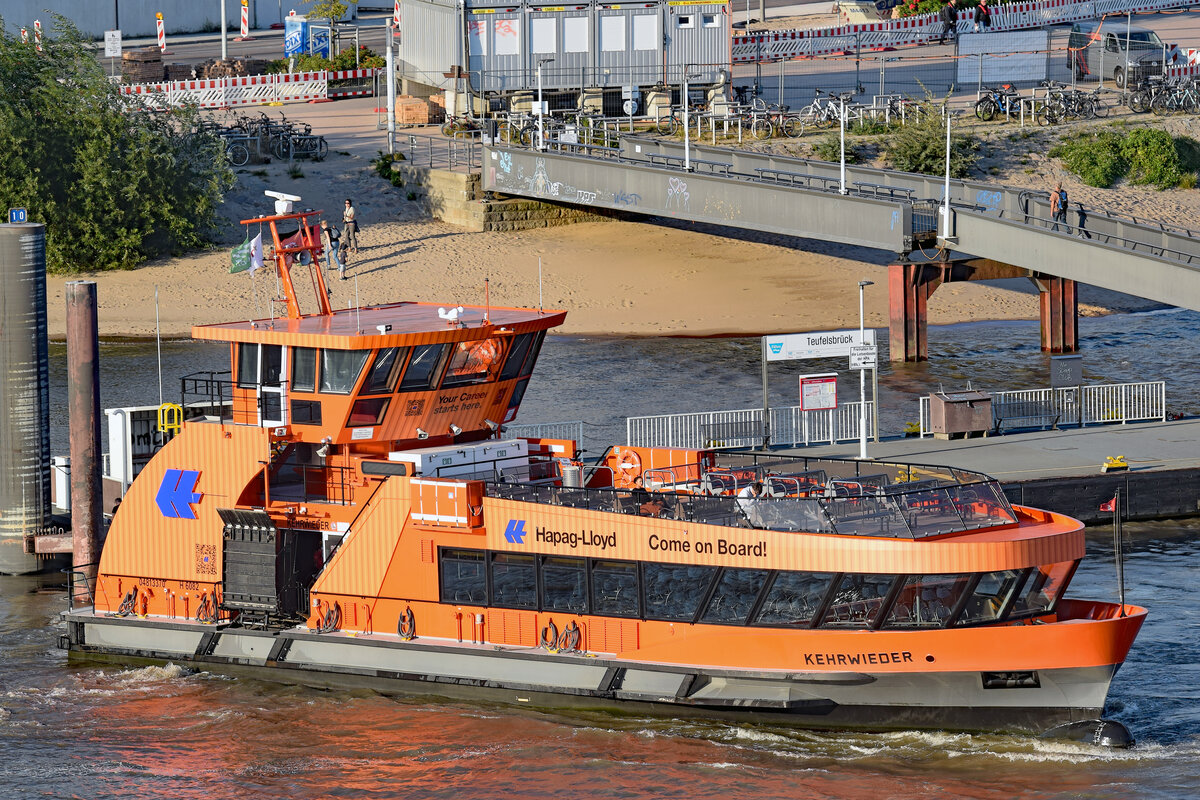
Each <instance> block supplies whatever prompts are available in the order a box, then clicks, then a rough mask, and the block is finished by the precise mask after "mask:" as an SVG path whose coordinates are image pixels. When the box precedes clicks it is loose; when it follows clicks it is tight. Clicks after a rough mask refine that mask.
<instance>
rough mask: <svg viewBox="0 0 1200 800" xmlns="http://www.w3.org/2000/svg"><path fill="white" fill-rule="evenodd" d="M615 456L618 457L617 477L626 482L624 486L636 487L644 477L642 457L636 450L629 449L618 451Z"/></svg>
mask: <svg viewBox="0 0 1200 800" xmlns="http://www.w3.org/2000/svg"><path fill="white" fill-rule="evenodd" d="M614 455H615V456H616V457H617V475H619V476H620V477H621V480H623V481H624V485H625V486H634V485H636V484H637V482H638V479H640V478H641V477H642V457H641V456H640V455H638V452H637V451H636V450H632V449H629V448H626V449H625V450H618V451H617V452H616V453H614Z"/></svg>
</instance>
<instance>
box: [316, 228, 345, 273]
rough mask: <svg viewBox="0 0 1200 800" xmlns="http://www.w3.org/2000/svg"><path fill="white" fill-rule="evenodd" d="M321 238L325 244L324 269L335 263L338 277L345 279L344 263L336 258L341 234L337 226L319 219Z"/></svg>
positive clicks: (331, 267)
mask: <svg viewBox="0 0 1200 800" xmlns="http://www.w3.org/2000/svg"><path fill="white" fill-rule="evenodd" d="M321 240H322V243H323V244H324V245H325V269H333V264H337V268H338V278H339V279H340V280H343V281H344V280H346V265H345V264H343V263H342V260H341V259H340V258H338V247H340V246H341V243H342V236H341V234H340V233H338V229H337V228H335V227H333V226H332V225H330V224H329V220H327V219H323V220H321ZM331 261H332V263H331Z"/></svg>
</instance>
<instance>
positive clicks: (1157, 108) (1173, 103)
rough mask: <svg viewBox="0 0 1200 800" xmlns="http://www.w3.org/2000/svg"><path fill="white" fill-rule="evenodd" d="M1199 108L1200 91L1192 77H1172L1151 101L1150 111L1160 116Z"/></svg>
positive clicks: (1191, 111)
mask: <svg viewBox="0 0 1200 800" xmlns="http://www.w3.org/2000/svg"><path fill="white" fill-rule="evenodd" d="M1197 109H1200V92H1198V91H1197V88H1196V83H1195V81H1194V80H1192V79H1172V80H1171V81H1170V82H1169V83H1168V84H1167V85H1166V87H1165V88H1164V89H1163V91H1161V92H1159V93H1158V94H1156V95H1155V96H1154V98H1153V99H1152V100H1151V101H1150V112H1151V113H1152V114H1154V115H1155V116H1159V117H1162V116H1166V115H1167V114H1177V113H1179V112H1188V113H1195V112H1196V110H1197Z"/></svg>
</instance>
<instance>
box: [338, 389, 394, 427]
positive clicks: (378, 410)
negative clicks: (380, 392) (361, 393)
mask: <svg viewBox="0 0 1200 800" xmlns="http://www.w3.org/2000/svg"><path fill="white" fill-rule="evenodd" d="M389 399H390V398H387V397H364V398H361V399H358V400H355V401H354V406H353V407H351V409H350V417H349V418H348V419H347V420H346V427H347V428H357V427H362V426H364V425H378V424H379V423H380V422H382V421H383V415H384V414H385V413H386V412H387V407H388V400H389Z"/></svg>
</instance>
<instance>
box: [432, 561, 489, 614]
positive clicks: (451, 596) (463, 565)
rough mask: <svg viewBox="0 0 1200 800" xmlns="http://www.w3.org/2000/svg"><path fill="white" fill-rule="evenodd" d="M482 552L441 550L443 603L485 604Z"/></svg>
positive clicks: (485, 577) (485, 580)
mask: <svg viewBox="0 0 1200 800" xmlns="http://www.w3.org/2000/svg"><path fill="white" fill-rule="evenodd" d="M484 563H485V562H484V552H483V551H482V550H442V551H441V573H442V590H441V599H442V602H443V603H467V604H469V605H474V606H482V605H486V604H487V573H486V572H485V571H484Z"/></svg>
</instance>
